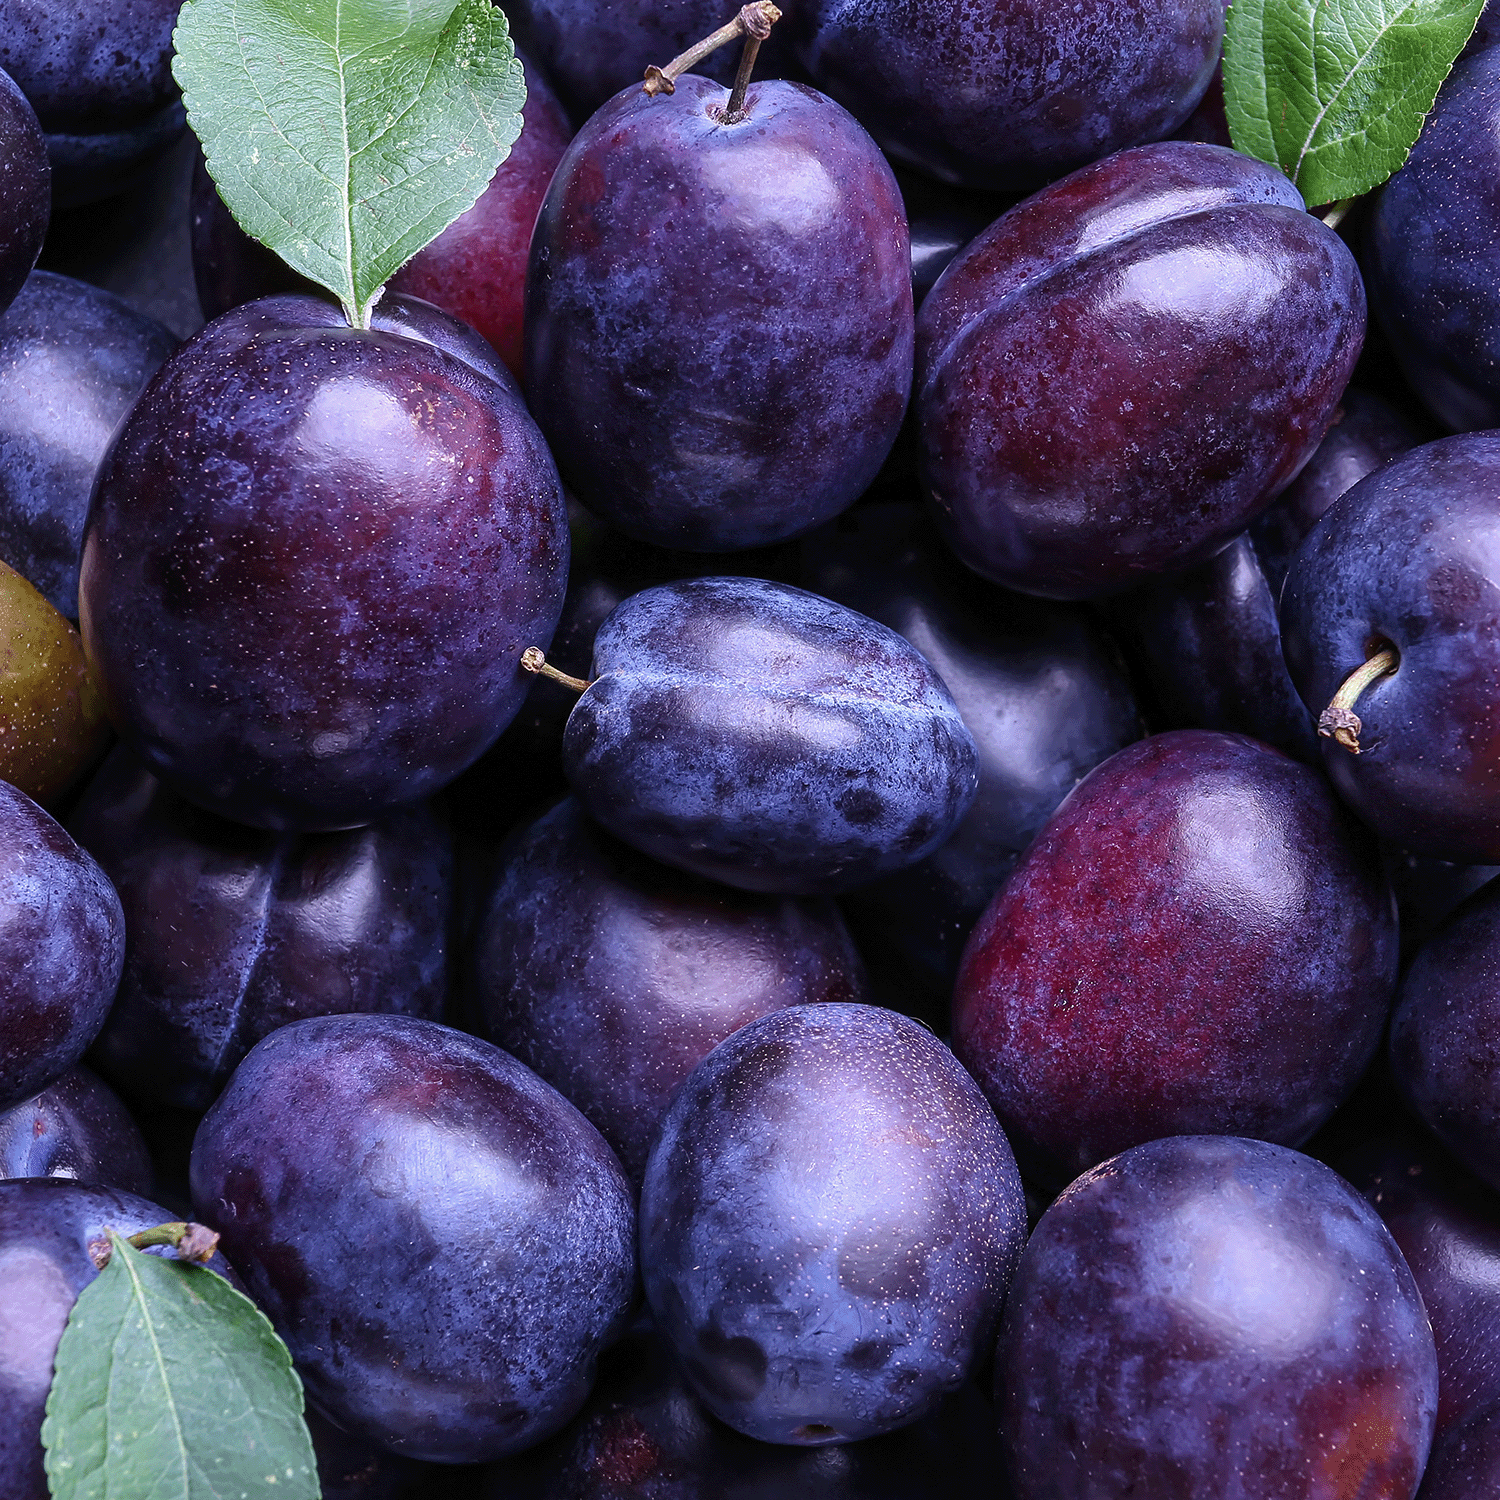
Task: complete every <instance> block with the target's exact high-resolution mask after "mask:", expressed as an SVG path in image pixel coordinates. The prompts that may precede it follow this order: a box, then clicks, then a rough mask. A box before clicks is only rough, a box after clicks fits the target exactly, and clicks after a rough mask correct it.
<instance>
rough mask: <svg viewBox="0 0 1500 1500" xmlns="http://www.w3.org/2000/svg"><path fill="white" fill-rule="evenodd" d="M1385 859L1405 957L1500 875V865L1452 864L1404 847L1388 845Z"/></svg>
mask: <svg viewBox="0 0 1500 1500" xmlns="http://www.w3.org/2000/svg"><path fill="white" fill-rule="evenodd" d="M1384 862H1385V868H1386V874H1387V875H1389V876H1390V881H1391V889H1392V890H1393V891H1394V892H1395V893H1396V914H1397V918H1398V922H1399V925H1400V928H1401V956H1402V958H1403V960H1405V959H1408V958H1410V957H1412V956H1413V955H1414V954H1415V953H1416V951H1417V949H1418V948H1420V947H1421V946H1422V944H1423V943H1425V942H1426V941H1427V939H1428V938H1430V937H1431V936H1432V935H1433V933H1435V932H1436V931H1437V929H1438V928H1439V927H1440V926H1441V925H1442V923H1443V922H1444V920H1445V919H1446V918H1447V917H1448V916H1449V915H1450V913H1452V912H1453V911H1454V910H1455V909H1456V908H1457V907H1458V905H1459V903H1460V902H1463V901H1466V900H1467V899H1468V898H1469V897H1470V896H1472V895H1473V894H1474V892H1475V891H1477V890H1478V889H1479V888H1480V886H1482V885H1488V884H1489V882H1490V881H1491V880H1493V879H1494V878H1495V876H1496V875H1500V866H1496V865H1455V864H1449V863H1447V862H1446V861H1444V860H1440V859H1428V858H1426V857H1425V856H1423V855H1420V854H1407V853H1406V852H1405V851H1404V850H1402V849H1387V850H1386V851H1385V861H1384ZM1403 967H1404V964H1403Z"/></svg>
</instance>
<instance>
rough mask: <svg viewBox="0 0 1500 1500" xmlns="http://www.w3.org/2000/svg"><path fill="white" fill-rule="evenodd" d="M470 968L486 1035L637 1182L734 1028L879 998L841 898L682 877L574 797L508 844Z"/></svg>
mask: <svg viewBox="0 0 1500 1500" xmlns="http://www.w3.org/2000/svg"><path fill="white" fill-rule="evenodd" d="M473 967H474V976H473V978H474V986H475V990H476V998H477V1001H478V1004H479V1006H480V1008H481V1011H482V1013H483V1016H484V1023H485V1031H486V1034H487V1035H488V1036H489V1037H490V1039H491V1040H492V1041H494V1042H496V1043H498V1044H499V1045H500V1046H501V1047H504V1048H505V1050H506V1051H507V1052H509V1053H511V1054H512V1056H515V1057H519V1058H520V1059H521V1061H522V1062H524V1063H525V1064H526V1065H527V1066H528V1067H530V1068H532V1069H534V1070H535V1071H536V1072H537V1073H539V1074H540V1075H541V1076H542V1077H543V1078H545V1079H546V1080H547V1082H548V1083H550V1084H552V1085H553V1086H554V1087H555V1088H556V1089H558V1090H559V1091H560V1092H561V1093H562V1094H563V1095H564V1096H565V1097H566V1098H568V1099H571V1100H572V1101H573V1103H574V1104H576V1105H577V1106H578V1107H579V1109H581V1110H582V1111H583V1113H584V1114H585V1115H586V1116H587V1117H588V1118H589V1119H590V1120H592V1121H593V1123H594V1124H595V1125H597V1126H598V1127H599V1131H600V1133H601V1134H602V1135H603V1136H604V1139H605V1140H607V1141H608V1142H609V1143H610V1145H611V1146H613V1147H614V1148H615V1150H616V1151H617V1152H618V1153H619V1156H620V1160H621V1161H622V1162H623V1163H624V1165H625V1169H626V1171H628V1172H629V1173H630V1175H631V1177H632V1178H634V1179H635V1180H636V1181H639V1180H640V1176H641V1173H642V1172H643V1171H644V1170H645V1167H646V1156H647V1153H648V1152H649V1150H650V1148H651V1141H652V1138H653V1137H654V1136H655V1134H656V1127H657V1124H658V1122H659V1121H660V1119H661V1116H662V1114H663V1113H664V1111H665V1110H666V1107H667V1104H668V1103H669V1102H670V1100H671V1098H672V1095H673V1094H674V1093H676V1091H677V1086H678V1085H679V1084H680V1083H681V1082H682V1080H683V1079H684V1078H686V1077H687V1075H688V1074H689V1073H690V1072H692V1070H693V1068H694V1067H695V1066H696V1065H697V1063H698V1062H699V1061H701V1059H702V1058H704V1057H705V1056H707V1054H708V1053H709V1052H710V1051H712V1050H713V1048H714V1047H715V1046H716V1045H717V1044H718V1043H719V1042H721V1041H723V1039H724V1038H725V1037H726V1036H728V1035H729V1034H730V1033H731V1032H733V1031H737V1030H738V1029H739V1028H740V1027H741V1026H744V1025H746V1024H747V1023H748V1022H750V1021H753V1020H755V1019H756V1018H757V1017H759V1016H763V1015H765V1014H766V1013H767V1012H769V1011H772V1010H780V1009H782V1008H784V1007H785V1006H788V1005H802V1004H807V1003H815V1002H823V1001H842V1000H863V999H865V998H866V996H865V987H866V986H865V976H864V967H863V965H862V964H861V962H860V958H859V954H858V953H857V952H856V951H855V948H854V945H853V943H852V942H851V941H850V939H849V934H848V933H847V932H846V931H845V929H844V923H843V920H842V919H841V918H840V916H839V914H838V908H837V907H836V906H834V904H833V903H832V902H831V901H829V900H827V899H822V900H819V899H815V898H808V899H802V900H799V899H797V898H795V897H792V896H763V895H756V894H753V893H751V892H749V891H738V890H735V889H733V888H732V887H730V886H724V885H711V884H709V883H708V882H706V881H703V880H701V879H699V878H698V877H696V876H691V875H685V874H684V873H683V872H682V871H680V870H674V869H672V868H671V867H670V866H668V865H662V864H658V863H657V861H655V860H654V859H648V858H647V857H646V856H645V855H643V854H639V853H637V852H636V851H635V850H634V849H632V848H630V846H629V845H627V844H622V843H620V842H619V841H618V840H617V839H615V838H612V837H611V836H610V835H609V834H607V833H605V832H604V830H603V829H601V828H599V827H598V826H597V825H595V824H593V823H592V822H591V821H590V820H589V819H588V818H587V817H586V816H585V815H584V812H583V810H582V809H581V808H580V807H579V805H578V803H577V802H576V801H574V800H573V799H572V798H568V799H567V800H565V801H564V802H562V803H560V804H559V805H558V806H557V807H555V808H553V809H552V810H551V811H550V812H548V813H546V814H545V815H544V816H543V817H541V818H539V819H538V820H537V821H536V822H535V823H533V824H532V825H531V826H530V827H529V828H528V829H526V830H525V832H524V833H522V834H521V835H520V836H519V837H518V838H517V839H516V841H515V842H514V843H513V844H512V845H511V847H510V849H509V851H508V855H507V857H506V859H505V860H504V863H503V864H502V865H501V867H500V870H499V872H498V874H497V877H496V879H495V882H494V884H493V886H492V887H491V889H490V891H489V893H488V895H487V897H486V899H485V901H484V903H483V907H482V911H481V915H480V921H479V930H478V933H477V935H476V942H475V953H474V957H473Z"/></svg>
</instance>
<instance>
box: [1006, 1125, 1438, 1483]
mask: <svg viewBox="0 0 1500 1500" xmlns="http://www.w3.org/2000/svg"><path fill="white" fill-rule="evenodd" d="M996 1384H997V1387H998V1389H999V1390H1000V1392H1001V1403H1002V1416H1001V1433H1002V1437H1003V1439H1004V1441H1005V1443H1006V1445H1007V1447H1008V1449H1009V1466H1010V1472H1011V1480H1012V1483H1013V1484H1014V1486H1015V1490H1016V1496H1017V1500H1043V1497H1045V1500H1118V1497H1122V1496H1127V1495H1139V1496H1150V1497H1151V1500H1206V1497H1208V1496H1213V1497H1214V1500H1343V1497H1346V1496H1356V1495H1357V1496H1359V1497H1360V1500H1411V1496H1412V1494H1413V1492H1414V1491H1415V1489H1416V1487H1417V1481H1418V1480H1419V1479H1420V1477H1421V1474H1422V1466H1423V1464H1424V1463H1425V1461H1426V1458H1427V1452H1428V1446H1429V1444H1430V1442H1431V1439H1432V1430H1433V1414H1434V1412H1435V1410H1436V1407H1437V1384H1438V1374H1437V1359H1436V1355H1435V1354H1434V1352H1433V1342H1432V1330H1431V1328H1430V1327H1429V1326H1428V1323H1427V1315H1426V1313H1425V1312H1424V1311H1423V1308H1422V1299H1421V1297H1420V1296H1419V1295H1418V1292H1417V1288H1416V1284H1415V1282H1414V1281H1413V1280H1412V1275H1411V1272H1410V1271H1409V1270H1408V1269H1407V1267H1406V1263H1405V1261H1403V1260H1402V1258H1401V1253H1400V1251H1399V1250H1398V1249H1397V1248H1396V1245H1395V1243H1394V1241H1393V1240H1392V1239H1391V1237H1390V1235H1389V1234H1388V1233H1387V1231H1386V1229H1385V1227H1384V1226H1383V1225H1382V1224H1381V1222H1380V1219H1379V1218H1378V1217H1377V1215H1376V1214H1375V1211H1374V1210H1373V1209H1372V1208H1371V1207H1370V1206H1369V1205H1368V1204H1367V1203H1366V1202H1365V1201H1364V1200H1363V1199H1362V1198H1361V1197H1360V1196H1359V1194H1358V1193H1357V1192H1355V1190H1354V1189H1353V1188H1352V1187H1350V1186H1349V1185H1348V1183H1346V1182H1344V1181H1343V1180H1342V1179H1341V1178H1340V1177H1338V1176H1337V1174H1336V1173H1334V1172H1333V1171H1332V1170H1331V1169H1330V1168H1328V1167H1325V1166H1323V1165H1322V1164H1321V1163H1319V1162H1315V1161H1313V1160H1312V1159H1311V1158H1309V1157H1305V1156H1301V1155H1299V1154H1298V1153H1296V1152H1294V1151H1288V1150H1286V1149H1285V1148H1283V1147H1280V1146H1273V1145H1269V1144H1267V1143H1265V1142H1263V1141H1248V1140H1236V1139H1234V1138H1224V1137H1202V1136H1198V1137H1192V1136H1189V1137H1176V1138H1173V1139H1169V1140H1159V1141H1153V1142H1151V1143H1150V1144H1148V1145H1143V1146H1138V1147H1136V1148H1135V1149H1134V1150H1132V1151H1128V1152H1125V1153H1124V1154H1123V1155H1121V1156H1119V1157H1116V1158H1114V1159H1113V1160H1111V1161H1110V1162H1108V1163H1106V1164H1105V1165H1103V1166H1100V1167H1097V1168H1095V1169H1094V1170H1093V1171H1092V1172H1089V1173H1088V1174H1087V1175H1086V1176H1084V1177H1081V1178H1080V1179H1079V1180H1078V1181H1077V1182H1075V1183H1074V1184H1073V1185H1072V1186H1071V1187H1070V1188H1068V1190H1067V1191H1066V1192H1065V1193H1063V1195H1062V1196H1061V1197H1060V1198H1058V1199H1057V1201H1056V1202H1055V1203H1054V1204H1053V1205H1052V1207H1051V1208H1050V1209H1048V1211H1047V1212H1046V1214H1044V1215H1043V1217H1042V1220H1041V1222H1040V1223H1039V1224H1038V1225H1037V1227H1036V1230H1035V1232H1034V1233H1033V1234H1032V1237H1031V1240H1030V1242H1029V1243H1028V1244H1027V1247H1026V1252H1025V1254H1024V1255H1023V1256H1022V1257H1021V1268H1020V1271H1019V1272H1018V1273H1017V1276H1016V1282H1015V1285H1014V1287H1013V1288H1012V1290H1011V1296H1010V1301H1009V1303H1008V1305H1007V1307H1006V1313H1005V1324H1004V1329H1003V1331H1002V1333H1001V1337H1000V1348H999V1354H998V1356H997V1369H996Z"/></svg>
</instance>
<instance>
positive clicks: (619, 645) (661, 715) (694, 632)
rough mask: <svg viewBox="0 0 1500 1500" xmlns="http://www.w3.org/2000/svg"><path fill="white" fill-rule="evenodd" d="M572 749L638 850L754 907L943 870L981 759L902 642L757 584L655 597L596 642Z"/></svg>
mask: <svg viewBox="0 0 1500 1500" xmlns="http://www.w3.org/2000/svg"><path fill="white" fill-rule="evenodd" d="M594 674H595V680H594V682H593V683H592V684H591V685H590V687H589V688H588V690H587V691H586V692H585V693H584V694H583V696H582V697H581V698H580V699H579V700H578V704H577V706H576V707H575V708H574V709H573V712H572V714H571V715H570V716H569V718H568V725H567V729H566V731H565V733H564V737H563V763H564V769H565V770H566V771H567V774H568V780H569V781H570V782H571V783H572V786H573V790H574V791H575V792H576V793H577V795H578V799H579V801H580V802H582V803H583V805H584V807H585V808H586V809H587V810H588V811H589V812H590V813H591V814H592V815H593V816H594V817H595V818H597V819H598V821H599V822H601V823H602V824H604V826H605V827H606V828H608V829H609V830H610V831H611V832H612V833H614V834H616V835H618V836H619V837H620V838H622V839H624V840H625V842H626V843H628V844H633V845H634V846H635V847H636V848H638V849H640V850H642V851H643V852H645V853H647V854H650V855H652V856H653V857H654V858H656V859H660V860H663V861H664V862H665V863H667V864H670V865H676V866H678V867H679V868H680V869H684V870H688V871H690V872H692V873H694V874H698V875H706V876H708V877H709V878H710V879H712V880H722V881H723V882H724V883H725V884H727V885H735V886H740V887H742V888H743V889H745V890H757V891H781V892H787V893H790V894H802V895H818V894H824V895H826V894H831V893H834V892H838V891H844V890H849V889H852V888H853V887H855V886H857V885H861V884H864V883H865V882H867V881H870V880H873V879H874V878H875V877H876V876H878V875H883V874H887V873H889V872H890V871H892V870H896V869H900V868H902V867H903V866H905V865H909V864H915V863H916V862H917V861H918V860H920V859H922V858H924V857H925V856H926V855H928V854H931V853H932V851H933V850H934V849H936V848H937V847H938V846H939V845H940V844H942V842H943V840H944V839H946V838H947V837H948V835H949V834H950V833H952V831H953V829H954V828H955V827H956V826H957V825H958V822H959V820H960V819H961V818H962V817H963V815H964V813H965V812H966V811H967V810H968V807H969V804H970V803H971V802H972V801H973V800H974V794H975V790H976V788H977V784H978V769H977V767H978V752H977V750H976V748H975V745H974V739H973V736H972V735H971V734H970V733H969V731H968V729H967V728H966V727H965V726H964V722H963V719H962V718H961V717H960V716H959V712H958V709H957V708H956V707H955V705H954V703H953V699H952V697H951V696H950V695H949V693H948V690H947V688H945V687H944V686H943V683H942V679H941V678H939V677H938V675H937V673H936V672H934V671H933V669H932V668H931V667H930V666H929V665H928V664H927V662H926V661H924V660H923V659H922V657H921V656H920V655H919V654H918V653H917V652H916V651H915V650H914V649H913V648H912V647H911V646H910V645H909V644H908V643H907V642H906V641H904V640H903V639H902V638H901V637H900V636H899V635H897V634H896V632H895V631H894V630H891V629H889V628H887V627H886V626H884V625H880V624H877V623H876V622H875V621H874V620H870V619H867V618H866V617H865V616H863V615H858V614H855V613H854V611H853V610H848V609H845V608H844V607H843V606H842V605H839V604H833V603H831V602H830V601H828V600H827V599H820V598H819V597H818V596H817V595H815V594H808V593H804V592H803V591H802V590H801V589H794V588H789V587H787V586H785V585H782V584H777V583H771V582H767V581H765V580H763V579H754V578H700V579H692V580H688V581H685V582H681V583H674V584H666V585H663V586H662V587H660V588H654V589H646V590H644V591H643V592H641V593H639V594H636V595H634V596H633V597H632V598H630V599H627V600H626V601H625V603H624V604H622V605H621V606H620V607H619V608H618V609H616V610H615V611H614V613H613V614H611V615H610V617H609V619H608V620H606V621H605V623H604V625H603V627H602V628H601V629H600V631H599V633H598V636H597V637H596V638H595V642H594Z"/></svg>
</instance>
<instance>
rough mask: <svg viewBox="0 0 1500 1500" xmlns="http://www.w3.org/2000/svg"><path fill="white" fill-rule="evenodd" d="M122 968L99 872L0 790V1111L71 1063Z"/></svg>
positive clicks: (31, 810) (8, 791)
mask: <svg viewBox="0 0 1500 1500" xmlns="http://www.w3.org/2000/svg"><path fill="white" fill-rule="evenodd" d="M124 960H125V919H124V915H123V913H122V912H121V909H120V898H119V897H118V896H117V895H116V894H115V890H114V887H113V886H112V885H111V884H110V883H109V880H108V878H107V877H106V876H105V874H104V871H103V870H101V869H100V868H99V866H98V865H97V864H95V862H94V861H93V859H92V858H90V857H89V855H88V854H86V853H85V852H84V851H83V850H82V849H80V848H79V847H78V845H77V844H75V843H74V842H73V840H72V839H71V838H69V837H68V835H67V834H66V833H65V832H64V831H63V829H62V827H61V826H60V825H59V824H58V823H57V822H55V821H54V820H53V819H52V818H51V817H49V816H48V815H47V814H46V813H45V812H43V811H42V809H41V808H40V807H38V806H37V805H36V803H35V802H33V801H32V800H31V799H30V798H29V797H27V796H25V795H24V794H23V793H21V792H18V791H17V790H16V789H15V787H13V786H11V785H10V784H9V783H8V782H3V781H0V1109H11V1108H13V1107H14V1106H15V1105H17V1104H20V1103H23V1102H24V1101H25V1100H27V1099H30V1098H31V1097H32V1096H33V1095H35V1094H39V1093H41V1091H42V1090H43V1089H44V1088H47V1087H48V1086H49V1085H50V1084H53V1083H55V1082H56V1081H57V1080H58V1079H59V1078H61V1077H62V1076H63V1074H64V1073H66V1072H67V1071H68V1069H69V1068H71V1067H72V1066H73V1065H74V1064H75V1063H76V1062H78V1061H79V1059H80V1058H81V1057H82V1056H83V1054H84V1050H85V1049H86V1048H87V1047H88V1045H89V1043H90V1042H92V1041H93V1039H94V1037H95V1036H96V1035H97V1034H98V1031H99V1028H100V1027H101V1026H102V1025H103V1024H104V1018H105V1016H106V1015H107V1014H108V1012H109V1006H110V1001H111V1000H112V999H113V998H114V993H115V987H116V985H118V984H119V982H120V969H121V966H122V964H123V963H124Z"/></svg>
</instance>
